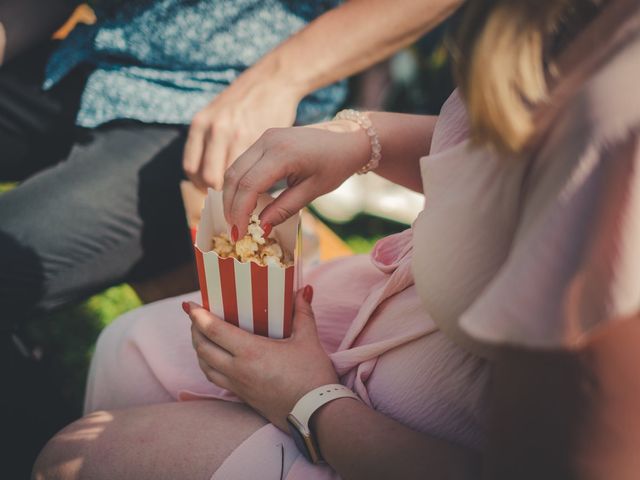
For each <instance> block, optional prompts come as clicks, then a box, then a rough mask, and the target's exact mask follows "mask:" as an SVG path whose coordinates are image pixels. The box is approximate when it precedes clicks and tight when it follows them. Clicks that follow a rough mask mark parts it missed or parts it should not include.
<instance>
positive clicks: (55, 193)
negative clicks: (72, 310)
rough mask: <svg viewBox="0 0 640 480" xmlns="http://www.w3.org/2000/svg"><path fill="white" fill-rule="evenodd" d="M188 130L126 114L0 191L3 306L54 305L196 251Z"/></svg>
mask: <svg viewBox="0 0 640 480" xmlns="http://www.w3.org/2000/svg"><path fill="white" fill-rule="evenodd" d="M182 142H183V138H182V132H181V130H180V129H179V128H177V127H173V128H170V127H166V126H152V125H142V124H136V123H131V122H127V123H121V124H116V125H111V126H106V127H103V128H101V129H98V130H97V131H88V132H86V139H85V141H84V142H79V143H77V144H76V145H74V147H73V149H72V151H71V153H70V155H69V157H68V158H67V159H66V160H65V161H63V162H60V163H58V164H57V165H55V166H52V167H49V168H47V169H45V170H43V171H41V172H39V173H37V174H35V175H33V176H31V177H30V178H29V179H27V180H26V181H25V182H23V183H22V184H20V185H19V186H18V187H16V188H15V189H13V190H11V191H9V192H7V193H5V194H3V195H2V196H0V306H1V307H2V310H3V312H5V313H6V314H7V317H6V318H12V317H19V316H20V315H21V314H24V311H25V306H37V307H38V308H39V309H40V310H45V311H50V310H52V309H53V308H56V307H58V306H60V305H64V304H67V303H69V302H71V301H74V300H78V299H80V298H83V297H85V296H87V295H89V294H91V293H93V292H96V291H99V290H101V289H103V288H105V287H107V286H110V285H112V284H114V283H116V282H119V281H123V280H125V279H130V278H136V277H138V278H141V277H142V276H144V275H152V274H154V273H157V272H158V271H162V269H168V268H171V267H175V266H177V265H179V264H180V263H181V262H184V261H187V260H188V259H189V258H190V255H191V250H190V246H189V238H188V229H187V225H186V220H185V216H184V211H183V206H182V201H181V197H180V190H179V180H180V178H181V177H182V172H181V168H180V158H181V149H182Z"/></svg>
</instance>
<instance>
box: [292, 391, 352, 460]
mask: <svg viewBox="0 0 640 480" xmlns="http://www.w3.org/2000/svg"><path fill="white" fill-rule="evenodd" d="M339 398H353V399H355V400H360V399H359V398H358V396H357V395H356V394H355V393H353V392H352V391H351V390H349V389H348V388H347V387H345V386H344V385H340V384H339V383H334V384H330V385H323V386H322V387H318V388H315V389H313V390H311V391H310V392H309V393H307V394H306V395H304V396H303V397H302V398H301V399H300V400H298V402H297V403H296V404H295V406H294V407H293V410H291V413H290V414H289V415H288V416H287V423H288V424H289V431H290V432H291V436H292V437H293V440H294V441H295V443H296V446H297V447H298V450H300V452H301V453H302V454H303V455H304V456H305V458H306V459H307V460H309V461H310V462H311V463H320V462H322V461H323V460H322V455H321V454H320V449H319V448H318V442H317V441H316V439H315V438H314V435H313V434H312V433H311V430H310V429H309V420H311V417H312V416H313V414H314V413H315V412H316V411H317V410H318V409H319V408H320V407H322V406H323V405H326V404H327V403H329V402H331V401H333V400H337V399H339Z"/></svg>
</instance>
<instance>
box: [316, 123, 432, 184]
mask: <svg viewBox="0 0 640 480" xmlns="http://www.w3.org/2000/svg"><path fill="white" fill-rule="evenodd" d="M368 115H369V118H370V119H371V122H372V123H373V125H374V127H375V129H376V131H377V132H378V137H379V139H380V144H381V145H382V158H381V159H380V163H379V165H378V168H376V169H375V170H374V171H375V173H376V174H378V175H380V176H381V177H384V178H386V179H387V180H390V181H392V182H394V183H397V184H398V185H402V186H404V187H407V188H410V189H411V190H414V191H416V192H422V191H423V190H422V180H421V175H420V163H419V159H420V157H422V156H424V155H426V154H428V153H429V148H430V145H431V137H432V136H433V129H434V126H435V124H436V120H437V119H438V117H436V116H429V115H409V114H404V113H388V112H369V113H368ZM310 127H318V128H328V129H330V130H334V131H337V132H340V133H347V134H349V135H352V136H353V142H355V143H357V148H356V149H354V152H357V158H354V159H353V160H354V162H355V165H358V166H364V165H365V164H366V163H367V162H368V161H369V159H370V158H371V141H370V139H369V136H368V135H367V133H366V132H365V131H364V130H363V129H362V127H360V126H359V125H358V124H357V123H355V122H352V121H351V120H339V121H333V122H326V123H321V124H317V125H311V126H310Z"/></svg>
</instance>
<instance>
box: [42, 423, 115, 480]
mask: <svg viewBox="0 0 640 480" xmlns="http://www.w3.org/2000/svg"><path fill="white" fill-rule="evenodd" d="M110 421H111V415H110V414H109V413H107V412H96V413H94V414H91V415H88V416H86V417H84V418H81V419H80V420H77V421H75V422H74V423H72V424H71V425H68V426H67V427H65V428H64V429H63V430H61V431H60V432H58V433H57V434H56V435H55V436H54V437H53V438H52V439H51V440H49V442H47V444H46V445H45V447H44V448H43V449H42V451H41V452H40V454H39V455H38V458H37V459H36V461H35V463H34V465H33V470H32V473H31V478H32V480H72V479H81V478H89V477H87V476H86V475H85V474H86V473H87V472H86V465H88V464H91V465H92V466H94V467H95V466H96V462H99V461H100V455H94V452H96V445H95V443H96V441H98V439H99V437H100V435H101V434H102V432H103V430H104V429H105V428H106V427H107V426H108V424H109V422H110ZM92 470H93V469H92ZM93 471H94V472H95V471H100V469H99V468H96V469H95V470H93ZM93 478H95V477H93Z"/></svg>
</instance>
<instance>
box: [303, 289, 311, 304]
mask: <svg viewBox="0 0 640 480" xmlns="http://www.w3.org/2000/svg"><path fill="white" fill-rule="evenodd" d="M302 298H304V299H305V301H306V302H307V303H311V300H313V287H312V286H311V285H307V286H306V287H304V290H303V291H302Z"/></svg>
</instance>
